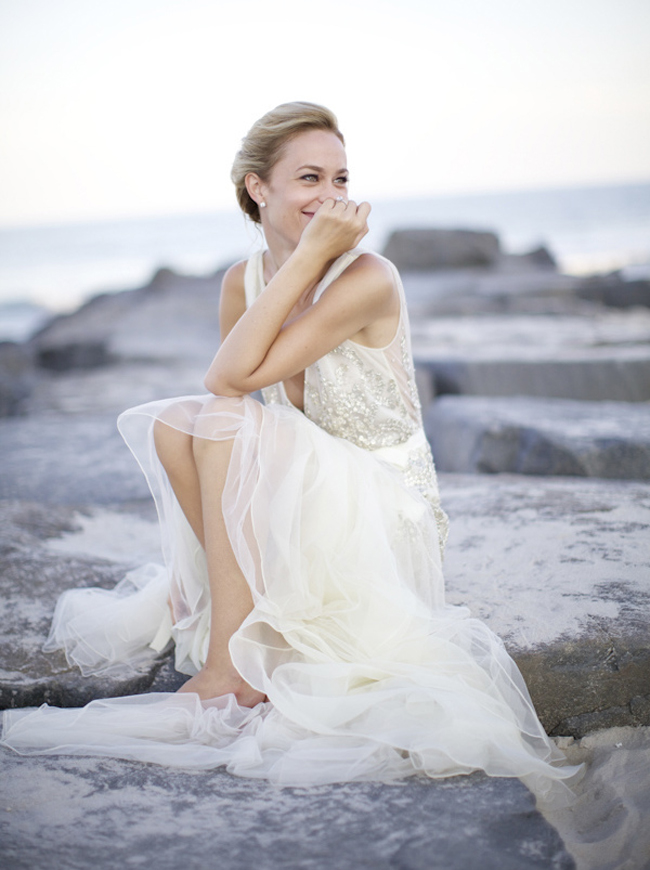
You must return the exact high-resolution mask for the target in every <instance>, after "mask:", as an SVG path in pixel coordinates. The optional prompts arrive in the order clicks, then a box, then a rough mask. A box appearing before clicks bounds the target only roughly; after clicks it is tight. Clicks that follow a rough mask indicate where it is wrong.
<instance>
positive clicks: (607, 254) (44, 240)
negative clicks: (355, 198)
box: [0, 183, 650, 340]
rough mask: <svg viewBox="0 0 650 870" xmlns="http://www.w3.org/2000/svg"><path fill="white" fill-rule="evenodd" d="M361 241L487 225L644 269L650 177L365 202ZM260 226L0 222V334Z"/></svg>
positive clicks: (573, 254)
mask: <svg viewBox="0 0 650 870" xmlns="http://www.w3.org/2000/svg"><path fill="white" fill-rule="evenodd" d="M370 226H371V231H370V233H369V234H368V236H367V237H366V238H365V239H364V241H363V247H365V248H369V249H371V250H376V251H381V249H382V247H383V246H384V244H385V242H386V239H387V237H388V235H389V233H390V232H391V231H392V230H393V229H399V228H412V227H442V228H462V229H481V230H493V231H495V232H497V233H498V234H499V236H500V238H501V243H502V247H503V249H504V250H505V251H507V252H509V253H523V252H525V251H527V250H530V249H532V248H535V247H538V246H540V245H546V246H547V247H548V248H549V250H550V251H551V253H552V254H553V256H554V257H555V258H556V260H557V262H558V265H559V267H560V268H561V269H562V270H563V271H566V272H569V273H574V274H576V273H593V272H607V271H612V270H614V269H624V270H627V272H628V273H629V274H633V273H636V274H640V275H648V276H650V183H644V184H627V185H616V186H613V185H610V186H603V187H581V188H563V189H558V190H540V191H516V192H507V193H493V194H481V195H478V194H476V195H465V196H445V197H428V198H421V199H403V200H392V201H379V202H373V210H372V213H371V217H370ZM261 244H262V237H261V234H260V232H259V230H258V229H257V228H256V227H255V226H254V225H252V224H251V223H250V222H249V221H246V220H244V218H243V217H242V216H241V214H240V213H239V212H237V211H235V210H234V209H233V210H232V211H224V212H218V213H214V214H201V215H177V216H169V217H154V218H148V219H139V220H133V219H131V220H123V221H111V222H108V221H105V222H95V223H85V224H62V225H59V226H52V227H23V228H14V229H12V228H5V229H0V340H6V339H10V340H23V339H24V338H26V337H28V335H29V334H30V333H31V332H32V331H33V330H34V329H36V328H38V326H40V325H41V324H42V323H43V322H44V319H45V318H47V317H48V316H49V315H50V313H51V312H53V311H66V310H72V309H74V308H75V307H76V306H78V305H79V304H80V303H81V302H83V301H84V300H85V299H87V298H88V297H90V296H92V295H95V294H96V293H100V292H115V291H119V290H124V289H127V288H133V287H139V286H142V285H144V284H146V283H148V281H149V280H150V279H151V277H152V275H153V273H154V272H155V270H156V269H158V268H160V267H162V266H167V267H169V268H172V269H174V270H176V271H178V272H183V273H186V274H196V275H204V274H209V273H211V272H214V271H215V270H216V269H218V268H219V267H222V266H224V265H227V264H229V263H232V262H234V261H235V260H237V259H240V258H244V257H246V256H248V255H249V254H250V253H251V251H252V250H254V249H255V248H256V247H258V246H259V245H261Z"/></svg>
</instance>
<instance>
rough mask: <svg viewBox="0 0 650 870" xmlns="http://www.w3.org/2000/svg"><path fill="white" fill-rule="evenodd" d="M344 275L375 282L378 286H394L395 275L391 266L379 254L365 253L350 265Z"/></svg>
mask: <svg viewBox="0 0 650 870" xmlns="http://www.w3.org/2000/svg"><path fill="white" fill-rule="evenodd" d="M343 274H344V275H354V276H355V277H358V278H362V279H363V280H368V281H370V282H376V283H377V284H379V285H380V286H382V285H388V286H390V287H392V286H393V285H394V284H395V275H394V272H393V266H392V265H391V263H390V262H389V261H388V260H387V259H385V257H380V256H379V254H373V253H371V252H370V251H366V252H364V253H363V254H359V256H358V257H357V258H356V259H355V260H353V261H352V263H350V265H349V266H348V267H347V269H346V270H345V272H344V273H343Z"/></svg>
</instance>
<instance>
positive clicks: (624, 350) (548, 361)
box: [413, 310, 650, 402]
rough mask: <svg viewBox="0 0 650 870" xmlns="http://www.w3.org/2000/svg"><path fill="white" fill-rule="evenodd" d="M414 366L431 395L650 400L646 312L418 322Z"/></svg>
mask: <svg viewBox="0 0 650 870" xmlns="http://www.w3.org/2000/svg"><path fill="white" fill-rule="evenodd" d="M413 354H414V358H415V363H416V366H417V367H418V368H420V369H421V370H422V371H423V372H427V373H428V375H429V377H430V379H431V382H432V386H431V390H432V391H433V392H435V393H436V394H444V393H452V394H469V395H483V396H516V395H524V396H546V397H554V398H564V399H578V400H585V401H589V400H591V401H598V400H612V401H624V402H639V401H647V400H649V399H650V312H645V311H639V310H635V311H615V312H614V311H612V312H609V313H605V314H599V315H592V316H588V317H587V316H571V317H569V316H544V315H537V316H532V315H530V316H523V315H520V316H515V315H512V316H489V315H486V316H483V317H462V318H461V317H449V318H439V319H437V320H426V319H424V320H419V321H417V323H415V324H414V326H413Z"/></svg>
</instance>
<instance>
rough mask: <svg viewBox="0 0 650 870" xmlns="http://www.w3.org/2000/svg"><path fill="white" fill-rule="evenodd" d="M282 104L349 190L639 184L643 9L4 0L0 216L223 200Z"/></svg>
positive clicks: (142, 212)
mask: <svg viewBox="0 0 650 870" xmlns="http://www.w3.org/2000/svg"><path fill="white" fill-rule="evenodd" d="M294 99H303V100H311V101H313V102H320V103H324V104H325V105H327V106H329V107H330V108H332V109H333V110H334V111H335V112H336V114H337V115H338V117H339V121H340V124H341V128H342V130H343V132H344V133H345V135H346V138H347V142H348V161H349V167H350V170H351V180H352V185H351V187H352V195H353V196H354V197H355V198H356V199H362V198H367V199H370V200H371V201H372V199H373V198H377V199H379V198H381V199H387V198H391V197H400V196H418V195H422V196H429V195H436V194H446V193H462V192H474V191H497V190H511V189H533V188H540V187H557V186H568V185H577V184H592V183H595V184H598V183H610V182H613V183H616V182H625V181H644V180H645V181H647V180H650V2H649V0H545V2H544V3H540V2H532V0H445V2H439V0H319V2H310V0H234V2H229V0H0V125H1V126H0V224H3V225H14V224H33V223H52V222H58V221H75V220H83V219H102V218H113V217H128V216H148V215H155V214H174V213H193V212H205V211H212V210H216V209H223V208H229V207H232V206H233V205H234V196H233V192H232V186H231V183H230V180H229V173H230V165H231V163H232V158H233V156H234V153H235V151H236V150H237V148H238V146H239V142H240V140H241V138H242V136H244V135H245V133H246V131H247V130H248V128H249V127H250V125H251V124H252V123H253V121H255V120H256V119H257V118H258V117H259V116H260V115H262V114H263V113H264V112H265V111H267V110H268V109H270V108H272V107H273V106H275V105H277V104H278V103H281V102H286V101H288V100H294Z"/></svg>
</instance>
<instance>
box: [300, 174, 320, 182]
mask: <svg viewBox="0 0 650 870" xmlns="http://www.w3.org/2000/svg"><path fill="white" fill-rule="evenodd" d="M301 178H302V180H303V181H318V176H317V175H313V174H310V175H302V176H301Z"/></svg>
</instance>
